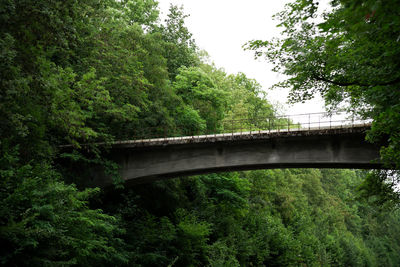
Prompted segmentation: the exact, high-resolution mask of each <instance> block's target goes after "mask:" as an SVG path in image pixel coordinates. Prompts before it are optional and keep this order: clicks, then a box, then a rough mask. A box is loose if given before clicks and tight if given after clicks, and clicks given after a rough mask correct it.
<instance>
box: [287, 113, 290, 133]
mask: <svg viewBox="0 0 400 267" xmlns="http://www.w3.org/2000/svg"><path fill="white" fill-rule="evenodd" d="M289 117H290V116H289V115H288V116H287V131H288V132H290V120H289Z"/></svg>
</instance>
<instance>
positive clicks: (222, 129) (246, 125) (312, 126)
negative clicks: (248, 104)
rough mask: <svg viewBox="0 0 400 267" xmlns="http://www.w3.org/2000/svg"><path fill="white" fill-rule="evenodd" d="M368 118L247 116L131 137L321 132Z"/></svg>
mask: <svg viewBox="0 0 400 267" xmlns="http://www.w3.org/2000/svg"><path fill="white" fill-rule="evenodd" d="M371 122H372V120H371V119H363V118H360V117H356V116H353V115H349V114H348V113H345V112H334V113H332V112H318V113H304V114H295V115H278V116H246V117H242V118H240V117H238V118H235V119H224V120H222V122H221V123H220V124H219V125H218V127H215V129H208V130H206V131H202V132H198V131H190V130H189V131H188V130H186V131H185V132H181V131H179V129H176V128H173V129H171V128H169V127H162V126H155V127H148V128H146V129H142V133H137V134H135V135H134V136H133V139H134V140H142V139H154V138H170V137H185V136H192V137H200V136H204V135H218V134H223V135H225V134H232V135H240V134H256V133H274V132H290V131H307V130H318V129H320V130H322V129H333V128H350V127H359V126H362V125H364V126H367V125H369V124H370V123H371Z"/></svg>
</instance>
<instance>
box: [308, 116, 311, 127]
mask: <svg viewBox="0 0 400 267" xmlns="http://www.w3.org/2000/svg"><path fill="white" fill-rule="evenodd" d="M308 130H309V131H310V130H311V114H308Z"/></svg>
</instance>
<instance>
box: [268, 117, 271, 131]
mask: <svg viewBox="0 0 400 267" xmlns="http://www.w3.org/2000/svg"><path fill="white" fill-rule="evenodd" d="M268 130H269V133H271V118H268Z"/></svg>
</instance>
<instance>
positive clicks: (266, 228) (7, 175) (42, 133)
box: [0, 0, 400, 266]
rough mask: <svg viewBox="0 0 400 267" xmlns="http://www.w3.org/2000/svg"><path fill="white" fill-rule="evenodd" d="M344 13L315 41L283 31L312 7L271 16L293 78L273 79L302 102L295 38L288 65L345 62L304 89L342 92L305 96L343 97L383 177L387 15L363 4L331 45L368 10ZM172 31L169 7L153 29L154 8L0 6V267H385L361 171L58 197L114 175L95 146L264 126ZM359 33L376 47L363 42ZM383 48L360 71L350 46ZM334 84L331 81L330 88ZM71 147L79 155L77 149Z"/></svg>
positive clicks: (198, 180) (380, 215)
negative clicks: (368, 123) (227, 126)
mask: <svg viewBox="0 0 400 267" xmlns="http://www.w3.org/2000/svg"><path fill="white" fill-rule="evenodd" d="M357 3H359V4H360V5H361V4H362V5H361V6H362V7H363V8H359V9H357V8H355V7H357V6H353V5H352V4H350V2H347V1H333V5H334V6H335V8H334V9H333V10H332V12H330V13H329V14H328V15H329V16H328V15H327V22H326V23H325V24H321V25H325V26H321V25H320V26H319V27H321V29H322V33H321V34H322V35H324V36H323V37H324V38H326V39H325V41H324V39H323V38H322V37H321V38H320V39H318V38H317V35H316V32H317V31H315V34H312V32H308V33H307V32H305V33H304V34H303V32H300V33H302V34H299V33H298V32H296V30H297V29H300V28H296V26H295V23H296V22H301V20H299V19H300V18H301V16H303V17H306V16H309V15H310V14H311V15H310V16H312V13H310V14H309V13H304V12H305V11H307V12H313V10H312V7H313V6H314V5H313V4H312V2H311V1H298V2H297V4H293V5H290V6H289V8H292V12H289V13H288V16H286V17H284V16H285V15H284V14H285V13H282V17H283V18H285V19H287V21H286V22H284V24H283V25H285V26H286V27H287V29H288V30H287V34H288V35H290V34H293V35H296V36H297V35H298V36H297V37H298V39H295V38H294V39H293V42H288V43H286V44H284V45H283V46H279V47H278V48H276V49H277V50H275V53H277V54H276V55H277V56H276V57H275V59H278V58H280V57H278V55H279V53H281V55H284V56H282V60H288V61H287V62H286V63H285V62H280V64H283V65H282V66H283V69H285V68H286V70H288V72H287V74H293V75H294V78H292V79H291V80H289V81H291V82H292V86H294V88H295V90H294V91H293V92H294V93H293V96H296V97H300V96H302V97H308V93H307V92H308V91H304V90H307V89H309V88H311V87H307V86H305V87H301V86H299V84H300V83H301V82H305V80H302V77H303V78H304V77H306V76H305V75H306V74H307V73H306V72H305V71H307V70H308V69H307V68H308V67H310V68H311V65H312V64H313V61H312V60H311V59H307V60H299V58H297V57H296V56H295V55H298V54H296V53H297V52H298V50H296V48H299V46H298V44H299V43H297V46H296V40H301V39H299V38H300V37H302V38H308V39H307V40H305V41H304V45H302V46H301V47H303V48H304V49H305V52H304V55H303V56H306V55H309V56H312V55H313V56H315V57H318V55H321V56H322V55H324V56H330V55H333V54H335V53H334V51H338V50H340V49H343V51H342V53H348V54H346V55H343V57H342V56H339V55H336V56H337V59H336V60H339V61H341V60H346V62H345V63H346V64H348V65H346V64H344V63H343V62H336V61H335V59H334V58H330V59H329V60H330V61H329V62H331V61H332V62H333V63H332V64H334V65H329V66H330V67H327V69H324V68H322V69H321V70H320V71H323V73H322V74H321V75H323V76H320V77H323V78H324V79H329V80H333V81H338V82H341V83H354V84H352V85H348V84H346V85H343V86H342V85H335V84H334V83H333V85H332V86H331V87H330V86H328V85H326V84H329V83H323V82H324V81H321V79H319V81H318V79H317V81H316V82H315V83H316V84H317V85H319V86H320V87H316V88H317V89H320V91H322V92H326V94H325V96H326V98H327V100H329V101H330V102H329V103H334V102H333V101H334V100H335V101H340V100H342V97H343V96H344V97H348V99H350V100H351V103H352V105H353V106H352V107H354V109H355V110H357V112H361V113H362V114H363V115H364V116H369V117H372V118H373V119H374V126H373V129H372V131H371V133H370V135H369V139H370V140H371V141H375V140H381V139H382V138H387V136H389V137H390V138H389V139H387V140H388V141H389V143H388V144H387V145H386V146H385V147H384V148H383V150H382V155H383V158H384V159H385V160H386V162H388V164H389V163H390V164H398V163H397V162H398V161H396V160H398V158H396V157H398V154H399V147H398V136H397V135H396V134H397V132H398V131H395V130H396V129H397V128H396V127H398V125H399V124H398V123H397V124H396V122H398V120H396V119H398V116H397V115H398V114H399V112H398V110H397V108H398V107H397V106H398V104H397V102H396V101H398V99H400V98H399V97H398V92H399V91H398V89H397V88H396V87H395V86H396V85H397V81H396V79H398V77H397V76H396V75H397V71H398V69H397V67H396V66H397V65H396V64H397V63H396V62H395V56H396V51H397V46H396V42H397V41H396V39H393V38H395V37H393V36H394V34H396V31H397V30H398V27H396V25H397V24H396V23H397V22H398V21H399V20H398V18H397V17H395V16H394V15H393V14H396V12H397V9H396V8H397V5H395V4H394V7H393V8H392V9H390V12H393V13H389V15H390V14H392V15H393V16H391V20H393V21H392V22H391V23H392V24H390V23H389V22H388V21H387V20H389V17H388V18H387V20H386V19H383V18H381V17H382V16H378V15H379V14H381V13H380V12H383V11H381V8H382V10H386V9H388V8H387V6H386V4H384V3H381V2H377V4H376V7H373V8H374V9H372V11H373V10H376V11H374V12H372V11H371V12H370V13H368V14H369V17H368V19H363V21H362V23H364V24H365V25H364V24H362V23H361V22H360V23H359V25H358V26H357V27H355V28H354V29H353V28H352V27H350V29H347V28H346V29H345V30H343V29H342V28H340V27H343V23H344V22H346V20H350V19H352V17H351V14H352V13H354V14H364V13H363V12H364V9H365V8H364V7H368V8H369V7H370V5H372V2H371V1H359V2H357ZM393 3H394V2H393ZM354 8H355V11H356V12H355V11H353V9H354ZM371 8H372V7H371ZM296 12H299V13H296ZM357 12H358V13H357ZM385 12H386V11H385ZM299 16H300V17H299ZM340 16H343V18H342V17H340ZM185 17H186V15H185V14H184V12H183V10H182V9H181V8H178V7H175V6H171V8H170V14H169V16H168V18H167V20H166V21H165V22H162V23H161V22H160V21H159V11H158V9H157V2H156V1H154V0H122V1H115V0H103V1H99V0H87V1H75V0H64V1H48V0H35V1H33V0H23V1H21V0H20V1H14V0H2V1H0V47H1V49H0V51H1V52H0V58H1V60H0V82H1V95H0V177H1V180H0V183H1V187H0V243H1V244H2V250H1V252H0V264H1V265H7V266H70V265H75V266H108V265H113V266H159V265H161V266H242V265H244V266H397V265H399V263H400V258H399V255H400V224H399V220H400V213H399V211H398V210H397V209H396V208H397V205H398V204H397V203H396V201H395V200H396V197H397V195H396V193H395V192H394V191H393V190H392V189H393V188H392V186H391V185H390V184H388V183H386V179H387V176H385V175H383V174H382V173H381V176H379V177H381V178H380V180H379V179H378V180H377V178H376V177H377V176H376V175H372V174H371V173H370V172H366V171H354V170H315V169H308V170H302V169H292V170H260V171H251V172H232V173H219V174H209V175H201V176H196V177H187V178H176V179H170V180H163V181H157V182H154V183H151V184H146V185H140V186H135V187H132V188H123V183H121V181H118V177H117V175H115V181H116V187H115V188H114V189H112V190H110V191H107V192H104V191H102V190H100V189H84V188H77V186H76V185H75V184H74V183H71V182H77V183H78V182H79V180H83V179H87V178H88V177H89V176H90V171H87V170H89V169H90V168H91V167H92V168H93V167H96V166H101V167H103V168H104V169H105V170H106V171H107V172H109V173H110V174H116V173H117V169H116V167H117V166H116V165H115V163H113V162H112V161H110V160H109V159H107V157H106V155H107V144H110V143H111V142H112V141H114V140H124V139H130V138H132V137H134V136H152V135H157V134H162V135H164V134H168V135H171V136H173V135H192V134H201V133H209V132H218V131H221V129H222V127H223V125H224V122H226V121H228V120H230V119H232V118H235V117H236V116H239V115H240V117H241V118H248V119H249V121H250V122H251V121H254V123H253V124H251V123H250V122H249V125H247V127H253V128H256V127H257V125H256V123H257V122H256V120H253V119H254V118H257V117H259V116H272V117H273V116H276V110H275V108H274V107H273V106H272V105H271V104H270V103H269V102H268V100H267V96H266V94H265V93H264V92H263V91H262V89H261V86H260V85H259V84H258V83H257V82H256V81H254V80H252V79H249V78H247V77H246V76H245V75H244V74H242V73H239V74H235V75H228V74H226V73H225V72H224V71H223V70H221V69H217V68H216V67H215V66H213V65H209V64H205V63H204V62H203V61H202V56H203V54H204V53H202V52H201V51H199V50H198V48H197V46H196V44H195V41H194V39H193V38H192V35H191V33H190V32H189V30H188V29H187V28H186V26H185V23H184V19H185ZM375 19H376V22H375ZM380 19H382V21H381V20H380ZM304 21H306V20H304ZM343 21H344V22H343ZM285 23H286V24H285ZM302 23H305V22H302ZM387 23H389V26H387V27H386V26H385V25H386V24H387ZM304 25H306V24H304ZM344 25H348V24H347V23H344ZM379 25H380V26H379ZM391 25H393V26H391ZM291 27H292V28H291ZM313 27H314V28H313ZM313 27H311V26H309V27H308V28H307V27H306V29H303V30H304V31H306V30H309V31H312V29H314V30H315V29H317V28H316V27H317V26H313ZM368 27H372V28H374V29H372V30H371V29H369V28H368ZM379 27H380V28H379ZM290 29H292V30H290ZM357 29H358V32H356V33H353V31H356V30H357ZM370 30H371V31H374V32H375V33H379V34H378V35H379V36H377V37H376V38H378V37H379V38H380V39H379V38H378V39H376V41H375V39H373V38H372V37H371V36H372V35H371V36H370V35H369V34H370V33H369V31H370ZM307 34H308V35H307ZM350 34H355V37H357V38H359V39H357V38H355V37H354V36H353V37H354V38H355V39H354V40H353V39H351V38H353V37H351V35H350ZM338 36H340V38H337V39H338V40H337V41H336V42H338V43H336V42H335V38H336V37H338ZM385 36H386V37H387V38H388V39H387V42H385V43H383V44H385V45H382V46H378V47H376V49H377V50H376V51H375V52H374V53H375V54H376V55H379V56H378V57H377V58H376V62H375V61H374V60H373V57H372V56H371V55H370V54H367V53H366V52H365V46H368V47H369V46H371V47H373V45H374V44H377V43H379V42H381V41H383V40H386V39H384V38H386V37H385ZM370 37H371V38H370ZM313 38H316V40H317V39H318V40H320V41H321V42H326V44H325V43H324V45H322V43H320V44H319V49H321V51H320V52H321V54H318V53H316V52H315V51H311V50H310V51H311V52H310V53H308V52H307V49H308V48H309V47H308V46H307V45H308V44H310V47H314V46H315V47H316V46H317V43H313V42H312V41H313V40H314V39H313ZM288 40H289V39H288ZM339 41H340V42H339ZM378 41H379V42H378ZM374 42H375V43H374ZM306 44H307V45H306ZM252 45H253V48H256V47H257V48H260V47H261V46H264V45H265V43H260V42H254V43H252ZM291 45H292V46H293V47H291V48H290V46H291ZM346 45H348V47H346ZM386 46H387V47H386ZM323 48H327V49H333V50H332V51H328V50H327V51H323ZM339 48H340V49H339ZM285 49H287V50H285ZM310 49H311V48H310ZM290 51H293V54H290ZM318 51H319V50H318ZM306 52H307V53H306ZM381 52H382V53H388V54H384V55H381ZM284 53H288V54H284ZM357 53H364V54H357ZM272 55H273V53H272ZM290 55H292V56H293V58H291V57H290ZM364 56H365V61H362V60H360V58H363V57H364ZM342 58H343V59H342ZM389 59H392V61H389ZM351 60H358V61H359V63H357V64H360V66H363V68H364V69H365V70H358V72H357V73H354V74H353V73H347V71H350V70H353V71H354V72H356V70H355V69H351ZM385 60H387V61H385ZM308 62H311V63H310V66H308V65H307V64H308ZM317 62H320V61H319V60H317ZM335 62H336V63H335ZM314 63H315V62H314ZM285 64H286V65H285ZM296 64H297V65H296ZM302 64H303V65H302ZM335 64H336V65H335ZM371 64H372V65H371ZM307 66H308V67H307ZM334 66H336V67H337V66H344V67H346V68H347V69H340V70H338V69H334ZM379 66H385V68H387V70H386V69H381V68H379ZM316 69H318V68H317V67H315V68H314V70H316ZM367 70H368V71H369V72H368V73H373V74H374V75H375V76H373V75H372V74H371V75H370V74H368V75H367V73H366V72H367ZM310 71H311V70H310ZM385 71H388V72H387V73H386V72H385ZM389 71H391V72H390V73H389ZM343 73H344V76H343V77H342V78H343V79H341V80H337V79H339V78H337V77H336V76H335V77H333V76H334V75H340V74H343ZM363 73H364V75H365V77H364V76H362V74H363ZM356 74H357V75H358V76H357V75H356ZM389 74H390V75H389ZM329 75H330V76H329ZM385 75H386V76H385ZM331 76H332V77H331ZM389 76H390V77H393V79H394V80H393V81H392V80H388V79H387V78H388V77H389ZM311 77H314V76H311ZM349 77H352V79H356V78H357V79H358V80H351V81H350V80H346V79H348V78H349ZM344 78H346V79H344ZM296 79H297V80H296ZM309 79H311V78H309ZM381 79H386V80H385V81H384V82H380V81H381ZM390 81H392V82H390ZM309 82H310V83H311V80H310V81H309ZM356 82H358V83H357V84H355V83H356ZM336 83H337V82H336ZM383 83H384V84H383ZM324 84H325V85H324ZM330 84H332V83H330ZM366 84H367V85H366ZM302 88H304V89H302ZM302 90H303V91H302ZM335 90H336V91H335ZM296 97H295V98H296ZM396 116H397V117H396ZM250 124H251V125H250ZM385 140H386V139H385ZM99 142H102V143H103V144H106V145H103V146H98V145H96V143H97V144H98V143H99ZM83 143H85V144H88V146H85V148H82V147H81V145H80V144H83ZM61 145H71V146H72V151H68V153H66V152H65V151H64V150H62V149H61V148H60V146H61ZM76 164H79V166H81V168H79V169H77V168H76ZM71 166H75V168H72V167H71ZM396 166H398V165H396ZM394 177H395V176H394ZM89 178H90V177H89ZM371 189H376V193H374V194H372V193H371V192H372V191H371Z"/></svg>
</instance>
